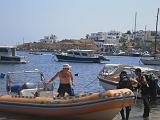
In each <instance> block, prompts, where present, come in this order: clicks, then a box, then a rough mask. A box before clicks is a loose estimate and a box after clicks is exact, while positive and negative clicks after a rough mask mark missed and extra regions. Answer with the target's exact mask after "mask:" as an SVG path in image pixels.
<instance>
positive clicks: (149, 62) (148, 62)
mask: <svg viewBox="0 0 160 120" xmlns="http://www.w3.org/2000/svg"><path fill="white" fill-rule="evenodd" d="M140 60H141V62H142V63H143V64H144V65H160V59H154V58H151V59H145V58H141V59H140Z"/></svg>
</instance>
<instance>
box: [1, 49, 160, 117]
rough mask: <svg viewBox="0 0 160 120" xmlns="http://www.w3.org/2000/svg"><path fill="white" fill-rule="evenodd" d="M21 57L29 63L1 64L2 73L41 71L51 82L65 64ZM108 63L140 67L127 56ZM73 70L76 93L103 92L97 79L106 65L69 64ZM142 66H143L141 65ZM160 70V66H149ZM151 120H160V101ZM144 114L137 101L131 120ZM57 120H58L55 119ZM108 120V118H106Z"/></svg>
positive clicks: (154, 105) (40, 57)
mask: <svg viewBox="0 0 160 120" xmlns="http://www.w3.org/2000/svg"><path fill="white" fill-rule="evenodd" d="M18 54H19V55H23V56H27V57H28V58H29V63H27V64H15V65H13V64H0V73H7V72H8V71H12V72H14V71H22V70H34V69H39V70H40V71H42V72H43V73H44V76H45V79H46V80H49V79H50V78H51V77H52V76H53V75H54V74H55V73H56V72H57V71H59V70H61V68H62V65H63V64H64V63H65V62H54V61H53V56H52V55H51V54H46V55H33V54H28V53H27V52H18ZM108 63H119V64H131V65H139V58H138V57H134V58H133V57H127V56H123V57H122V56H111V57H110V62H108ZM69 64H70V65H71V66H72V68H71V71H72V73H73V74H76V73H78V76H74V79H75V82H76V87H75V88H74V90H75V92H76V93H78V92H92V91H103V88H102V87H101V86H99V81H98V79H97V77H96V75H97V74H98V72H99V71H100V70H101V69H102V67H103V66H104V64H94V63H90V64H88V63H69ZM140 65H141V66H142V64H140ZM149 67H152V68H156V69H159V70H160V66H149ZM28 77H29V76H28ZM28 79H29V78H28ZM58 83H59V80H58V79H57V80H55V89H57V88H58ZM4 90H5V81H4V79H0V91H4ZM151 106H152V109H151V119H152V120H158V118H159V117H160V114H159V112H160V100H157V101H155V102H152V104H151ZM142 114H143V104H142V101H141V100H138V101H137V104H136V105H134V106H133V107H132V111H131V117H130V119H131V120H141V119H142V117H141V116H142ZM120 118H121V117H120V116H119V115H117V116H116V117H115V120H120ZM28 119H30V120H37V119H38V120H43V119H46V118H44V117H35V116H28V115H15V114H11V113H5V112H0V120H28ZM51 119H52V120H53V118H47V120H51ZM54 120H56V118H55V119H54ZM106 120H107V117H106Z"/></svg>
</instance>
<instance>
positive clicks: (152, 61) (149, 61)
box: [140, 8, 160, 65]
mask: <svg viewBox="0 0 160 120" xmlns="http://www.w3.org/2000/svg"><path fill="white" fill-rule="evenodd" d="M158 16H159V8H158V12H157V21H156V35H155V42H154V45H155V46H154V50H155V52H154V57H142V58H141V59H140V61H141V62H142V63H143V64H144V65H160V55H158V54H157V49H156V48H157V36H158V35H157V27H158Z"/></svg>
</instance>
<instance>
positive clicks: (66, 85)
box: [46, 64, 74, 97]
mask: <svg viewBox="0 0 160 120" xmlns="http://www.w3.org/2000/svg"><path fill="white" fill-rule="evenodd" d="M70 68H71V66H70V65H69V64H64V65H63V68H62V70H61V71H59V72H57V73H56V75H55V76H54V77H52V78H51V80H49V81H47V82H46V83H50V82H52V81H53V80H55V79H56V78H57V77H59V78H60V84H59V88H58V93H59V94H58V97H64V95H65V92H67V93H68V94H69V95H70V96H73V94H72V88H71V85H70V81H71V82H72V86H74V81H73V76H72V73H71V71H70Z"/></svg>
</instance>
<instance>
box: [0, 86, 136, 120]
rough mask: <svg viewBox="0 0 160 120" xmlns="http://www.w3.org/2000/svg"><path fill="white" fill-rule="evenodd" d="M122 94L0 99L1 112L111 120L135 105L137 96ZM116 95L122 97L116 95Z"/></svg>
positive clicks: (110, 92)
mask: <svg viewBox="0 0 160 120" xmlns="http://www.w3.org/2000/svg"><path fill="white" fill-rule="evenodd" d="M122 91H123V89H122V90H112V91H111V90H110V91H108V92H105V93H103V94H92V95H89V96H86V97H80V98H77V97H72V98H68V99H65V98H63V99H53V98H44V97H43V98H41V97H37V98H34V97H31V98H28V97H12V96H1V97H0V111H6V112H12V113H19V114H27V115H36V116H45V117H57V118H77V119H78V118H80V119H85V120H87V119H88V120H89V119H93V120H97V118H98V119H100V120H106V119H107V120H112V119H113V118H114V117H115V116H116V114H117V113H118V112H119V111H120V110H121V109H122V107H125V106H128V105H132V104H134V103H135V96H134V94H133V93H132V92H131V91H130V90H128V89H124V93H128V92H130V94H129V95H128V96H123V94H124V93H122ZM115 93H120V94H121V93H122V94H121V95H119V96H117V94H115ZM106 95H107V96H106ZM124 101H125V102H124Z"/></svg>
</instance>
